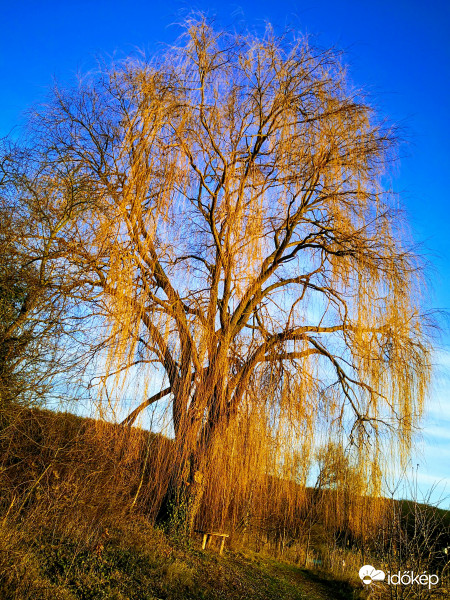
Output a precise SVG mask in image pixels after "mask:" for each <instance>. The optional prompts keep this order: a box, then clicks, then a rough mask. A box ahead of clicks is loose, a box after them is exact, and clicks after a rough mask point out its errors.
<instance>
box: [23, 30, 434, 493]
mask: <svg viewBox="0 0 450 600" xmlns="http://www.w3.org/2000/svg"><path fill="white" fill-rule="evenodd" d="M30 131H31V134H32V137H31V140H32V142H31V144H30V145H29V147H30V156H31V157H32V158H30V160H29V162H28V163H27V169H26V170H25V174H24V175H22V178H21V182H22V183H21V185H22V189H23V181H24V178H25V179H26V181H27V185H28V190H32V195H33V198H34V202H36V201H38V203H40V206H41V217H40V218H41V220H44V221H46V222H47V223H53V224H54V225H53V226H52V232H53V233H52V235H51V240H50V242H51V246H52V251H53V252H54V254H53V255H52V256H53V260H54V265H55V268H56V267H57V268H58V269H61V268H62V269H63V270H64V273H65V278H66V279H65V280H66V282H67V283H66V287H65V293H66V294H68V295H69V296H70V297H72V298H76V300H77V302H78V303H79V307H78V308H79V313H78V321H77V327H78V328H79V329H82V328H83V319H85V320H86V322H88V321H90V322H91V323H95V324H96V328H94V329H91V330H90V332H91V333H90V335H91V340H92V344H93V348H95V349H96V350H97V351H99V352H100V351H101V352H102V353H103V357H104V365H105V369H104V372H103V373H102V374H101V377H102V379H101V380H102V381H103V382H107V381H108V380H109V381H114V383H115V393H116V398H117V399H118V401H119V402H120V399H121V382H122V383H123V382H125V381H126V380H127V374H128V376H129V374H130V373H131V374H132V376H133V377H135V378H136V377H139V378H140V379H139V381H140V382H141V385H138V383H139V381H136V386H135V390H136V395H137V397H136V398H135V401H136V404H135V409H134V410H133V411H132V412H130V413H129V414H128V415H127V417H126V418H125V421H124V424H125V425H132V424H133V423H134V422H135V420H136V418H137V417H138V415H139V414H140V413H141V411H143V410H144V409H145V408H146V407H148V406H149V405H151V404H154V403H156V402H158V401H159V400H161V399H163V398H166V399H169V401H170V406H171V422H172V426H173V433H174V438H175V447H176V448H177V451H176V452H175V454H174V456H175V457H176V456H178V459H177V458H174V464H175V463H176V464H177V465H184V466H182V467H179V469H181V470H183V469H186V466H185V461H184V459H185V458H186V457H188V456H189V457H191V458H190V460H193V461H194V462H195V464H196V468H200V469H201V470H202V471H205V469H206V466H205V465H206V464H210V465H214V467H213V468H212V470H210V474H209V478H210V480H211V481H212V480H214V478H215V477H217V473H218V472H220V469H219V467H218V465H220V464H222V466H223V469H224V470H225V471H226V472H227V473H228V474H229V484H230V486H231V487H232V485H233V481H236V480H239V481H241V482H242V481H243V480H248V479H249V478H251V477H255V475H254V474H253V475H249V473H250V472H251V471H252V470H253V473H256V472H261V473H262V472H264V473H265V474H266V475H267V473H271V474H276V475H277V476H280V477H287V478H291V479H296V480H297V481H306V477H307V472H308V465H309V460H310V458H311V457H312V455H313V454H314V453H313V450H314V444H315V438H316V437H317V438H319V439H321V436H322V437H323V436H325V437H327V438H330V439H336V440H338V439H339V440H341V441H342V440H345V441H346V443H347V444H349V445H350V446H351V447H354V448H356V449H357V452H359V456H360V461H359V465H360V469H361V470H364V471H365V472H366V473H370V474H371V475H372V478H371V479H370V478H367V480H368V481H369V479H370V481H371V485H373V486H375V487H376V482H379V479H380V478H379V468H380V459H381V454H380V448H381V444H382V442H383V441H386V443H387V445H386V448H389V449H391V450H393V451H394V452H398V451H399V453H400V454H402V455H404V454H405V452H407V450H408V447H409V444H410V441H411V433H412V431H413V429H414V426H415V425H416V424H417V422H418V419H419V418H420V415H421V413H422V409H423V401H424V397H425V394H426V389H427V384H428V380H429V358H428V355H429V350H430V343H429V340H428V336H427V331H426V322H425V318H424V316H423V306H422V269H421V265H420V261H419V259H418V257H417V256H416V255H415V254H414V252H413V250H412V245H411V241H410V240H409V239H408V234H407V229H406V226H405V221H404V218H403V215H402V212H401V211H400V210H399V209H398V207H397V199H396V197H395V196H394V195H393V194H392V193H391V192H390V191H389V190H388V189H386V185H385V181H384V176H385V173H386V167H387V166H388V164H389V162H390V161H391V159H392V156H393V150H394V148H395V131H394V130H393V129H390V128H389V127H387V126H386V125H385V124H384V123H383V122H382V121H380V119H379V118H377V115H376V114H375V113H374V111H373V110H372V109H371V108H370V106H368V105H367V103H366V102H365V100H364V98H363V97H362V96H361V95H360V94H359V93H358V92H357V91H356V90H354V89H352V87H351V86H350V84H349V82H348V81H347V78H346V75H345V70H344V68H343V67H342V65H341V61H340V57H339V56H338V55H337V54H336V53H335V52H334V51H326V50H321V49H317V48H314V47H312V46H310V45H309V43H308V41H307V40H306V39H291V38H290V37H289V36H284V37H276V36H275V34H274V33H273V31H272V30H271V29H270V28H269V29H268V30H267V31H266V33H265V35H264V36H262V37H256V36H253V35H250V34H245V35H243V34H234V33H230V32H226V31H216V30H215V29H214V28H213V27H212V26H211V25H210V24H208V23H207V22H205V21H204V20H199V21H196V20H192V21H189V22H188V23H187V24H186V28H185V33H184V35H183V36H182V38H181V39H180V41H179V43H178V45H177V46H174V47H172V48H170V49H169V50H168V51H167V52H166V53H164V54H161V55H160V56H158V57H156V58H154V59H152V60H144V59H142V58H140V59H129V60H126V61H124V62H120V63H117V64H113V65H112V66H107V67H103V66H101V67H100V68H99V69H98V70H97V71H95V72H93V73H92V74H90V75H88V76H86V77H85V78H83V79H80V81H79V82H78V85H77V86H76V87H74V88H73V89H55V91H54V93H53V94H52V96H51V98H50V99H49V101H48V103H47V104H46V105H45V106H44V107H41V108H38V109H37V111H36V114H35V115H34V117H33V119H32V122H31V129H30ZM17 189H18V188H17ZM20 194H21V197H22V201H25V200H24V198H25V196H24V193H23V192H20ZM28 194H30V191H28ZM36 199H37V200H36ZM57 223H58V224H60V225H56V224H57ZM155 381H156V382H160V387H161V391H160V392H159V393H157V394H156V395H153V396H151V397H150V398H147V396H144V397H142V394H143V393H144V394H145V390H146V389H147V386H148V385H150V384H151V382H155ZM105 389H106V390H107V389H108V388H107V384H106V383H105ZM108 401H111V398H110V394H108ZM177 452H178V454H177ZM236 456H237V457H239V460H238V462H236V460H237V459H236ZM183 457H184V458H183ZM192 457H196V458H195V459H193V458H192ZM233 457H234V458H233ZM244 458H245V460H244ZM233 461H234V462H233ZM238 463H239V464H238ZM232 464H233V465H234V466H231V465H232ZM236 465H238V466H236ZM225 471H222V474H223V473H224V472H225ZM244 472H245V473H247V475H245V476H244ZM180 473H181V471H180ZM180 473H179V477H180V478H183V477H184V478H186V477H188V476H186V475H182V474H180ZM227 477H228V476H227ZM246 478H247V479H246ZM191 479H192V478H191ZM225 480H227V481H228V479H227V478H226V477H225V478H224V480H223V481H225ZM222 485H223V486H225V483H222ZM211 493H212V492H211Z"/></svg>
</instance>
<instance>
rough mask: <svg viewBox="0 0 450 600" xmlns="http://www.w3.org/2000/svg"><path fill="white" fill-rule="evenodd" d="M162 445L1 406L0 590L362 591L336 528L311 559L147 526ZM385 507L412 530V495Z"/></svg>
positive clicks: (152, 598)
mask: <svg viewBox="0 0 450 600" xmlns="http://www.w3.org/2000/svg"><path fill="white" fill-rule="evenodd" d="M161 448H163V449H164V448H165V450H164V451H165V452H167V451H169V454H170V440H167V439H166V438H163V437H162V436H157V435H152V434H151V435H150V436H149V434H148V432H145V431H142V430H139V429H134V428H133V429H132V430H130V429H126V428H120V427H117V426H113V425H110V424H107V423H100V422H96V421H94V420H92V419H85V418H80V417H76V416H74V415H70V414H67V413H54V412H51V411H41V410H29V409H22V410H20V411H19V410H18V411H16V412H15V413H14V414H13V415H11V414H10V415H3V418H2V422H1V425H0V600H59V599H60V600H100V599H111V600H157V599H159V600H179V599H184V598H186V599H189V598H190V599H193V600H197V599H198V600H200V599H211V600H247V599H248V600H251V599H258V600H259V599H260V600H297V599H298V600H300V599H303V600H341V599H348V600H350V599H357V598H364V597H367V593H368V588H365V589H363V586H362V584H361V582H360V581H359V579H358V576H357V575H358V570H359V567H360V566H361V565H362V564H364V563H362V562H361V561H362V560H364V559H366V558H367V555H365V556H364V553H361V549H360V548H357V546H355V547H352V545H351V544H350V545H349V546H348V545H347V544H348V541H347V542H346V545H344V546H343V547H339V540H338V539H337V538H336V537H334V549H332V550H331V552H330V553H329V556H331V557H332V558H333V559H334V563H333V564H332V563H331V562H330V561H328V563H326V561H324V562H323V564H322V565H321V568H320V569H318V568H313V565H312V563H311V561H310V562H309V563H308V562H307V561H304V560H300V558H299V556H300V555H299V554H297V556H296V554H295V552H293V551H292V548H290V547H287V548H283V549H282V551H280V552H275V553H274V551H273V547H271V546H270V544H269V545H268V546H264V545H263V546H262V547H261V551H260V552H255V551H254V550H255V548H254V547H253V548H252V546H251V545H249V544H246V543H245V539H244V538H242V537H241V538H240V537H239V536H231V538H230V540H229V541H228V542H227V546H226V549H225V552H224V554H223V555H222V556H220V555H219V553H218V552H217V549H214V548H211V549H208V550H206V551H202V550H201V540H200V536H197V537H195V536H194V537H192V538H186V537H185V536H184V537H183V536H181V537H180V536H179V535H178V534H174V533H173V531H172V532H169V531H168V530H167V529H165V530H164V529H163V528H157V527H155V526H154V525H153V524H152V523H153V519H152V515H151V514H148V513H147V514H146V512H145V506H146V502H147V499H148V498H149V497H151V494H153V493H154V490H155V486H156V482H155V481H153V480H152V478H151V469H150V470H148V469H147V470H146V468H143V464H142V460H143V456H147V457H150V458H149V461H148V462H149V463H150V464H151V457H152V453H155V452H158V451H161ZM143 474H144V475H145V482H144V485H143V479H142V477H143ZM330 493H331V492H330ZM396 506H397V508H398V509H399V511H400V509H401V514H402V515H403V516H402V519H403V520H404V521H403V522H404V526H405V530H408V529H409V530H411V529H412V528H413V525H414V521H413V518H414V515H415V512H414V510H413V509H412V508H413V505H412V504H411V503H408V502H406V501H402V502H399V503H397V505H396ZM416 508H417V509H418V514H419V515H420V517H421V518H423V519H424V523H429V522H432V523H434V525H435V524H436V523H438V524H443V525H444V526H445V527H446V526H447V525H448V522H449V513H448V512H445V511H444V512H442V511H438V510H436V509H433V508H432V507H428V506H424V505H416ZM416 512H417V511H416ZM435 516H436V517H438V518H439V520H438V521H436V519H435V518H434V517H435ZM446 524H447V525H446ZM387 525H388V526H389V523H387ZM314 531H315V533H316V534H317V538H318V542H317V543H318V544H320V549H318V548H316V550H317V551H318V552H326V551H327V550H330V549H329V548H328V549H327V548H326V545H327V540H331V539H332V537H327V533H326V527H325V526H324V524H323V523H320V522H318V523H316V524H315V529H314ZM418 539H419V537H418V536H416V540H418ZM445 539H447V538H445ZM336 544H337V545H336ZM313 550H314V548H313ZM395 552H397V550H395ZM316 556H319V554H316ZM441 558H442V557H441ZM288 559H289V560H290V561H291V562H289V561H288ZM317 562H320V561H317ZM305 564H307V565H308V567H309V568H308V569H305V568H303V567H304V565H305ZM386 564H387V563H386ZM317 566H318V565H316V567H317ZM379 566H381V563H379ZM344 567H345V568H344ZM372 591H373V590H372ZM441 597H442V598H444V597H447V596H444V595H443V596H441Z"/></svg>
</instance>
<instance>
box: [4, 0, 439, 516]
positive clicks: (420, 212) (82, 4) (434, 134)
mask: <svg viewBox="0 0 450 600" xmlns="http://www.w3.org/2000/svg"><path fill="white" fill-rule="evenodd" d="M0 8H1V15H2V21H3V27H2V36H1V37H0V81H1V89H2V92H1V94H0V137H3V136H5V135H7V134H12V135H15V133H17V132H18V131H19V128H18V127H19V126H20V123H21V122H23V115H24V112H25V111H26V109H27V108H29V107H30V106H31V105H32V104H33V103H36V102H38V101H39V100H42V99H43V97H44V96H45V93H46V90H47V89H48V87H49V86H50V85H51V84H52V81H53V78H54V77H56V78H57V79H58V80H59V81H60V82H70V80H71V79H72V78H73V76H74V74H75V73H76V72H77V71H81V72H85V71H87V70H90V69H92V68H94V67H95V64H96V57H97V56H102V57H104V56H105V55H106V56H113V55H114V56H117V57H119V58H120V57H123V56H125V55H127V54H129V53H130V52H134V51H135V50H136V49H142V50H144V51H145V52H146V53H148V54H150V53H151V52H152V51H154V50H155V49H157V48H158V47H159V44H160V43H170V42H171V41H173V40H174V39H175V38H176V36H177V35H178V34H179V29H178V27H177V25H176V23H177V22H179V21H181V20H182V19H183V16H184V15H186V14H187V13H188V12H189V11H190V10H191V9H198V10H202V11H205V12H206V13H207V14H209V15H210V16H211V17H215V19H216V22H217V23H218V25H219V26H233V27H237V28H240V27H242V26H246V27H248V28H250V29H253V30H256V31H258V30H261V29H262V28H263V27H264V24H265V22H266V21H270V22H271V23H272V24H273V25H274V26H275V28H276V29H277V30H279V31H281V30H283V29H284V28H285V27H286V26H288V27H292V28H294V29H296V30H298V31H300V32H303V33H308V34H310V35H311V36H312V37H313V41H315V43H317V44H319V45H321V46H325V47H328V46H335V47H337V48H339V49H342V50H343V51H344V52H345V62H346V63H347V64H348V65H349V75H350V78H351V80H352V81H353V83H354V84H355V85H356V86H357V87H362V88H364V89H365V90H366V92H367V93H368V94H369V96H370V102H371V103H372V105H374V106H375V107H377V108H378V110H379V112H380V113H381V114H382V115H385V116H386V117H387V118H388V119H389V120H391V121H394V122H396V123H398V124H399V125H400V126H401V127H402V130H403V135H404V137H405V138H406V140H407V143H405V144H404V145H403V146H402V148H401V160H400V163H399V165H397V167H396V168H395V172H394V175H395V177H394V179H393V185H394V188H395V190H396V191H398V192H400V193H401V196H402V199H403V203H404V205H405V208H406V210H407V213H408V215H409V220H410V224H411V226H412V230H413V233H414V235H415V238H416V240H417V241H418V242H420V243H421V244H423V246H422V250H421V251H422V253H423V254H424V255H425V257H426V258H427V259H428V261H429V262H430V280H431V283H432V290H433V292H432V294H430V305H432V306H433V307H437V308H443V309H449V308H450V284H449V283H448V278H449V276H450V250H449V236H448V226H449V221H450V219H449V215H450V208H449V192H448V182H447V178H448V175H449V172H450V168H449V167H450V153H449V140H450V125H449V122H450V121H449V118H448V110H449V109H450V77H449V75H450V37H449V35H448V32H449V30H450V2H448V0H447V1H446V0H431V1H429V2H424V1H423V0H390V1H387V0H376V1H374V0H372V1H370V2H369V1H365V0H341V1H340V2H336V1H335V0H334V1H331V0H321V1H320V2H312V1H304V2H303V1H294V0H277V1H276V2H272V1H271V2H269V1H267V0H261V1H259V2H252V1H244V2H204V1H198V2H195V3H192V4H191V3H187V2H185V1H179V0H176V1H173V2H167V3H161V2H152V1H147V2H144V1H140V0H139V1H136V0H128V1H124V0H108V1H106V0H91V1H88V0H84V1H80V0H78V1H76V2H74V1H70V0H63V1H61V0H40V1H39V2H36V1H31V0H16V2H10V1H8V2H7V1H5V0H0ZM436 363H437V371H436V378H435V382H434V387H433V393H432V397H431V399H430V404H429V414H428V417H427V419H426V421H425V422H424V430H423V441H422V443H421V444H419V445H418V448H419V449H420V453H419V454H418V455H417V457H414V458H413V460H412V464H413V465H414V467H413V468H414V470H415V469H416V464H419V465H420V466H419V469H418V481H419V485H420V486H421V488H422V490H423V491H424V492H426V490H427V489H429V486H431V485H432V484H433V483H434V482H439V481H440V483H439V485H438V489H439V490H440V492H441V493H444V495H445V493H447V494H450V334H449V333H448V330H447V331H445V329H444V331H443V335H442V340H441V348H440V350H439V352H438V353H437V355H436ZM445 484H446V487H445ZM434 497H435V498H436V497H437V494H434ZM444 505H447V506H448V505H449V501H448V500H447V501H446V502H445V503H444Z"/></svg>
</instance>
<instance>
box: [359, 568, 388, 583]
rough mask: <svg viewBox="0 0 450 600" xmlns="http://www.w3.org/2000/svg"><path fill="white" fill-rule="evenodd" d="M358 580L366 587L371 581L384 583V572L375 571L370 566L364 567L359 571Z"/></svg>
mask: <svg viewBox="0 0 450 600" xmlns="http://www.w3.org/2000/svg"><path fill="white" fill-rule="evenodd" d="M359 578H360V579H361V580H362V581H363V583H365V584H366V585H368V584H369V583H372V581H384V578H385V574H384V571H377V570H376V569H375V567H372V565H364V566H363V567H361V568H360V570H359Z"/></svg>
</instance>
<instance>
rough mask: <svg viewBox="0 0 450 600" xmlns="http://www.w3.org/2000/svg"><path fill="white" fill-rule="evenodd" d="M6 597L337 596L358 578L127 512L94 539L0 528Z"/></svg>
mask: <svg viewBox="0 0 450 600" xmlns="http://www.w3.org/2000/svg"><path fill="white" fill-rule="evenodd" d="M0 556H1V558H0V573H1V575H0V597H1V598H2V600H19V599H20V600H100V599H108V600H109V599H110V600H126V599H127V600H156V599H161V600H162V599H164V600H179V599H180V600H181V599H184V598H186V599H193V600H194V599H195V600H203V599H211V600H243V599H246V600H247V599H255V600H301V599H302V600H339V599H351V598H355V599H356V598H362V597H363V595H362V593H360V592H361V584H359V585H358V584H357V583H356V581H355V587H354V588H353V587H352V585H351V584H350V583H349V582H346V581H336V580H331V579H330V578H327V577H326V576H325V575H324V574H320V573H318V572H315V573H314V572H312V571H308V570H304V569H300V568H298V567H296V566H294V565H291V564H288V563H285V562H280V561H276V560H275V559H273V558H270V557H267V556H263V555H257V554H253V553H251V552H245V551H241V552H239V551H231V550H225V552H224V554H223V555H222V556H220V555H219V554H218V552H217V551H215V550H214V549H211V550H206V551H202V550H201V549H200V543H199V541H197V540H193V541H192V542H191V543H190V544H188V545H183V544H180V543H179V542H177V541H174V540H173V539H171V538H170V537H168V536H166V535H164V533H162V532H161V531H159V530H157V529H154V528H153V527H152V526H151V525H149V524H148V522H146V521H145V520H143V519H139V518H137V519H136V518H130V520H129V521H128V522H124V523H122V524H121V525H120V526H117V525H116V526H115V527H114V528H105V529H104V530H103V531H102V532H98V533H97V535H96V536H94V537H92V539H89V536H86V531H84V532H83V531H81V530H80V531H73V530H72V534H71V535H67V534H66V536H65V537H64V538H58V537H57V536H55V535H54V532H52V531H51V530H43V529H41V530H40V531H38V532H37V531H24V530H23V529H21V528H20V526H19V527H17V528H14V527H11V526H8V527H5V526H3V527H2V528H1V529H0Z"/></svg>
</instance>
